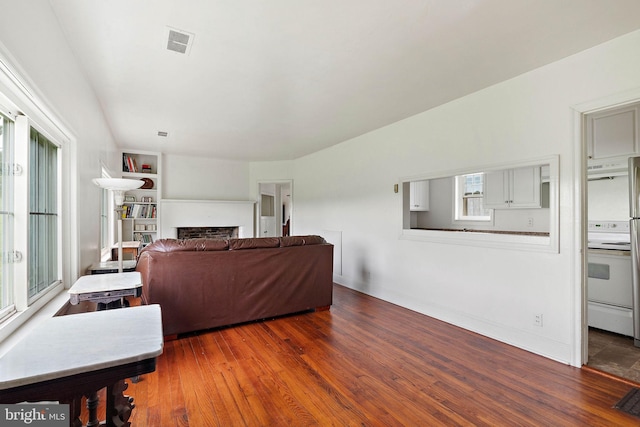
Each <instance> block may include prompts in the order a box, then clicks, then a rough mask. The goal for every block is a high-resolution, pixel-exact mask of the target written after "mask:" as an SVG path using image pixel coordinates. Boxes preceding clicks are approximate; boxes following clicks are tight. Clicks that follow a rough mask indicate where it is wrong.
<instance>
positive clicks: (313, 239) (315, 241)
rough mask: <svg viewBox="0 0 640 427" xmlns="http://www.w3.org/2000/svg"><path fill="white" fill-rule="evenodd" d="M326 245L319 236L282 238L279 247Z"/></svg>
mask: <svg viewBox="0 0 640 427" xmlns="http://www.w3.org/2000/svg"><path fill="white" fill-rule="evenodd" d="M323 243H327V242H326V240H324V238H322V237H321V236H284V237H282V238H281V239H280V246H282V247H287V246H305V245H321V244H323Z"/></svg>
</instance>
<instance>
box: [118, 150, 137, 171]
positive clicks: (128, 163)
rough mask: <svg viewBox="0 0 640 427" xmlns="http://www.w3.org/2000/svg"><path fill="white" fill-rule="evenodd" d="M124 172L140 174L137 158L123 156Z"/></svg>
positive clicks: (124, 154)
mask: <svg viewBox="0 0 640 427" xmlns="http://www.w3.org/2000/svg"><path fill="white" fill-rule="evenodd" d="M122 171H123V172H140V169H138V162H137V160H136V158H135V157H131V156H128V155H127V154H126V153H123V154H122Z"/></svg>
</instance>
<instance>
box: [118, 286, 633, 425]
mask: <svg viewBox="0 0 640 427" xmlns="http://www.w3.org/2000/svg"><path fill="white" fill-rule="evenodd" d="M630 389H631V385H630V384H629V383H625V382H622V381H618V380H615V379H612V378H608V377H606V376H602V375H599V374H597V373H595V372H593V371H590V370H586V369H576V368H573V367H570V366H566V365H563V364H560V363H556V362H553V361H550V360H548V359H545V358H542V357H539V356H536V355H533V354H531V353H528V352H526V351H524V350H519V349H516V348H514V347H510V346H508V345H505V344H502V343H499V342H497V341H493V340H491V339H488V338H485V337H482V336H479V335H477V334H474V333H472V332H468V331H465V330H463V329H459V328H456V327H454V326H451V325H448V324H445V323H443V322H439V321H437V320H434V319H432V318H429V317H426V316H423V315H420V314H417V313H415V312H412V311H409V310H406V309H403V308H401V307H398V306H395V305H393V304H389V303H386V302H383V301H381V300H378V299H375V298H372V297H369V296H366V295H363V294H360V293H358V292H355V291H352V290H350V289H347V288H344V287H342V286H337V285H336V286H335V289H334V305H333V306H332V307H331V310H330V311H321V312H315V313H306V314H300V315H295V316H289V317H284V318H279V319H275V320H268V321H264V322H257V323H250V324H246V325H242V326H236V327H231V328H225V329H219V330H214V331H209V332H204V333H199V334H193V335H190V336H185V337H181V338H180V339H178V340H175V341H170V342H167V343H165V348H164V353H163V355H162V356H160V358H159V359H158V366H157V370H156V372H154V373H153V374H148V375H144V376H143V377H142V379H141V381H140V382H138V383H136V384H130V386H129V389H128V390H127V394H130V395H131V396H132V397H134V398H135V405H136V408H135V409H134V411H133V415H132V418H131V420H130V421H132V425H134V426H162V427H166V426H192V427H202V426H302V425H322V426H324V425H340V426H343V425H363V426H364V425H367V426H400V425H414V426H418V425H423V426H424V425H426V426H432V425H479V426H482V425H486V426H514V425H518V426H528V425H532V426H533V425H541V426H542V425H544V426H569V425H576V426H585V425H589V426H615V425H637V424H640V418H635V417H633V416H631V415H627V414H625V413H622V412H620V411H618V410H616V409H612V406H613V405H614V404H615V403H616V402H617V401H618V400H619V399H621V398H622V397H623V396H624V395H625V394H626V393H627V392H628V391H629V390H630Z"/></svg>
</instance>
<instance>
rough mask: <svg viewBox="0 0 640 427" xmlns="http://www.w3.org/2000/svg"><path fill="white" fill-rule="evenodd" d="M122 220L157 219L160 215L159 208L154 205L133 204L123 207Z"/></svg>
mask: <svg viewBox="0 0 640 427" xmlns="http://www.w3.org/2000/svg"><path fill="white" fill-rule="evenodd" d="M123 208H124V211H123V212H122V218H123V219H124V218H147V219H152V218H156V216H157V214H158V208H157V207H156V205H152V204H146V203H145V204H140V203H132V204H130V205H124V206H123Z"/></svg>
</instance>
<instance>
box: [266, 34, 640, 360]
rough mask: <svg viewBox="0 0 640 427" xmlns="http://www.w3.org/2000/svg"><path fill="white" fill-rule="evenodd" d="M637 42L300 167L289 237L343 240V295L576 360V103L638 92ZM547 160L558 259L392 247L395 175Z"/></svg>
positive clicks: (555, 67)
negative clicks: (556, 164)
mask: <svg viewBox="0 0 640 427" xmlns="http://www.w3.org/2000/svg"><path fill="white" fill-rule="evenodd" d="M638 46H640V32H635V33H631V34H629V35H627V36H625V37H621V38H619V39H616V40H613V41H611V42H609V43H607V44H604V45H601V46H599V47H596V48H593V49H590V50H588V51H585V52H582V53H580V54H577V55H574V56H572V57H569V58H566V59H564V60H562V61H559V62H556V63H553V64H550V65H548V66H545V67H543V68H540V69H538V70H535V71H533V72H530V73H527V74H525V75H522V76H519V77H517V78H514V79H512V80H509V81H505V82H503V83H500V84H498V85H495V86H493V87H489V88H487V89H485V90H482V91H480V92H477V93H475V94H472V95H469V96H466V97H464V98H461V99H458V100H456V101H453V102H451V103H448V104H446V105H443V106H441V107H438V108H435V109H433V110H430V111H427V112H424V113H422V114H419V115H416V116H414V117H412V118H409V119H406V120H403V121H400V122H397V123H395V124H393V125H390V126H387V127H385V128H382V129H379V130H377V131H374V132H371V133H369V134H366V135H362V136H360V137H357V138H354V139H352V140H349V141H346V142H344V143H342V144H339V145H337V146H334V147H332V148H329V149H326V150H324V151H321V152H318V153H316V154H313V155H309V156H307V157H305V158H302V159H299V160H297V161H295V163H294V173H293V179H294V188H295V198H294V201H295V214H296V222H295V224H296V230H295V232H296V233H299V234H306V233H320V234H321V233H322V231H323V230H328V231H329V232H330V233H331V234H337V235H341V236H342V246H341V248H340V250H341V253H342V255H341V260H342V275H341V276H339V277H337V278H336V279H337V280H338V281H339V282H341V283H343V284H345V285H347V286H350V287H352V288H355V289H359V290H362V291H364V292H367V293H369V294H371V295H374V296H376V297H380V298H382V299H385V300H388V301H391V302H393V303H397V304H400V305H402V306H405V307H408V308H411V309H414V310H417V311H420V312H423V313H426V314H429V315H432V316H435V317H437V318H440V319H443V320H445V321H448V322H451V323H453V324H456V325H460V326H462V327H465V328H468V329H471V330H474V331H477V332H479V333H482V334H484V335H488V336H491V337H495V338H497V339H499V340H502V341H505V342H507V343H511V344H514V345H517V346H519V347H522V348H525V349H528V350H531V351H533V352H535V353H539V354H542V355H545V356H548V357H551V358H553V359H556V360H560V361H564V362H567V363H573V364H579V363H580V352H581V349H580V345H579V336H580V329H579V327H577V326H576V325H579V322H577V321H576V319H579V318H580V316H581V312H580V310H581V307H580V302H579V301H581V295H580V292H581V278H580V277H579V274H576V273H575V272H576V271H577V269H576V267H575V266H576V265H578V264H577V263H579V262H580V254H579V251H578V248H579V247H580V240H579V239H580V236H579V235H576V233H574V230H575V229H574V221H579V220H580V212H578V211H577V209H576V206H579V205H578V199H576V197H578V196H579V195H577V190H578V187H576V185H575V183H574V180H575V177H576V176H579V173H580V171H581V165H579V164H576V163H575V159H576V158H577V154H576V153H577V151H576V150H577V149H578V147H576V144H577V143H576V141H577V136H576V135H575V134H574V126H575V122H574V119H575V112H574V110H573V108H572V106H574V105H577V104H582V103H586V102H592V101H594V100H598V99H601V98H604V97H609V96H610V95H612V94H619V93H620V92H625V91H632V90H633V89H635V88H638V87H640V50H638V48H637V47H638ZM550 155H559V159H560V183H559V186H560V190H559V191H560V200H559V209H560V247H559V253H557V254H549V253H535V252H527V251H515V250H504V249H492V248H483V247H469V246H462V245H453V244H442V243H430V242H422V241H412V240H401V239H399V234H400V228H401V219H402V217H401V203H400V200H399V198H400V197H401V193H398V194H396V193H394V192H393V185H394V184H395V183H398V182H399V178H400V177H406V176H413V175H419V174H425V173H436V172H446V171H455V170H460V169H467V168H471V167H477V166H480V167H482V166H485V165H496V164H501V163H508V162H518V161H525V160H529V159H535V158H539V157H541V156H550ZM253 169H254V171H256V170H257V168H253ZM261 172H262V175H265V176H266V175H269V174H273V173H274V171H268V170H264V171H261ZM256 175H257V176H256V179H259V178H260V177H261V176H262V175H260V174H259V173H258V174H256ZM578 224H579V222H578ZM534 314H543V315H544V325H543V327H542V328H540V327H536V326H534V322H533V317H534Z"/></svg>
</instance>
